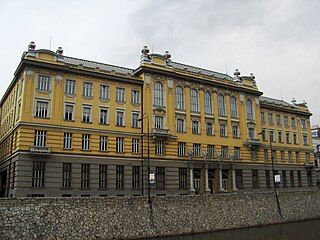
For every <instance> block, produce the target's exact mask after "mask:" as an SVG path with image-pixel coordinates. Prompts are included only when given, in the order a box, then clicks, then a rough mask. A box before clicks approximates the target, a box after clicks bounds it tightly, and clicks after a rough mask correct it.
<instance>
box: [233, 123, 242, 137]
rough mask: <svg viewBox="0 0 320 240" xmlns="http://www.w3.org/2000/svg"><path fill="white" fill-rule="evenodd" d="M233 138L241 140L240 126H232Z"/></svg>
mask: <svg viewBox="0 0 320 240" xmlns="http://www.w3.org/2000/svg"><path fill="white" fill-rule="evenodd" d="M232 137H233V138H239V137H240V134H239V126H238V125H232Z"/></svg>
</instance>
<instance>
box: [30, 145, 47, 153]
mask: <svg viewBox="0 0 320 240" xmlns="http://www.w3.org/2000/svg"><path fill="white" fill-rule="evenodd" d="M30 152H31V153H32V154H43V155H48V154H51V148H50V147H38V146H31V147H30Z"/></svg>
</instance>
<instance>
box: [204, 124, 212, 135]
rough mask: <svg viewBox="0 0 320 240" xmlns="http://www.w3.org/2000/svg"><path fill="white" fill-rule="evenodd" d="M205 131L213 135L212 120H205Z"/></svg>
mask: <svg viewBox="0 0 320 240" xmlns="http://www.w3.org/2000/svg"><path fill="white" fill-rule="evenodd" d="M206 133H207V135H208V136H212V135H213V123H212V122H206Z"/></svg>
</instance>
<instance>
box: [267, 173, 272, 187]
mask: <svg viewBox="0 0 320 240" xmlns="http://www.w3.org/2000/svg"><path fill="white" fill-rule="evenodd" d="M266 187H267V188H271V184H270V171H269V170H266Z"/></svg>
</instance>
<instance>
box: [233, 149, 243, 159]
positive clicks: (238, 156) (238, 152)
mask: <svg viewBox="0 0 320 240" xmlns="http://www.w3.org/2000/svg"><path fill="white" fill-rule="evenodd" d="M234 159H236V160H239V159H241V149H240V147H234Z"/></svg>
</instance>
